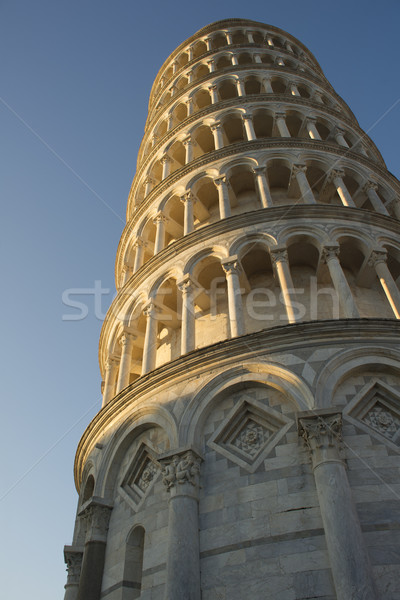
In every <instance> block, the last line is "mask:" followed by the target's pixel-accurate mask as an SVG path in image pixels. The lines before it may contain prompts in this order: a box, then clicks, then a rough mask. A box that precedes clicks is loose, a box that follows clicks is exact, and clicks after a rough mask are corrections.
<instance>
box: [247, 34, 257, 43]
mask: <svg viewBox="0 0 400 600" xmlns="http://www.w3.org/2000/svg"><path fill="white" fill-rule="evenodd" d="M246 33H247V39H248V42H249V44H254V43H255V42H254V38H253V33H252V32H251V31H246Z"/></svg>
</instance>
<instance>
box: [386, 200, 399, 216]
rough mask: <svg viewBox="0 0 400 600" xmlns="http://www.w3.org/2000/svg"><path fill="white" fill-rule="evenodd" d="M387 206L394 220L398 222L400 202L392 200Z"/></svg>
mask: <svg viewBox="0 0 400 600" xmlns="http://www.w3.org/2000/svg"><path fill="white" fill-rule="evenodd" d="M388 206H391V207H392V210H393V213H394V216H395V218H396V219H398V220H399V221H400V200H399V199H398V198H392V200H390V202H389V203H388Z"/></svg>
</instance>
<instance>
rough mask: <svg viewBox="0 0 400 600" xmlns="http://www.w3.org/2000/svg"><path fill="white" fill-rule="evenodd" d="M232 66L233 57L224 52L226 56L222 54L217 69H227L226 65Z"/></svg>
mask: <svg viewBox="0 0 400 600" xmlns="http://www.w3.org/2000/svg"><path fill="white" fill-rule="evenodd" d="M231 66H232V59H231V57H230V56H226V55H225V54H224V56H220V57H219V58H218V59H217V61H216V64H215V67H216V69H218V70H219V69H225V68H226V67H231Z"/></svg>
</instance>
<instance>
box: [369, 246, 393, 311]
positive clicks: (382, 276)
mask: <svg viewBox="0 0 400 600" xmlns="http://www.w3.org/2000/svg"><path fill="white" fill-rule="evenodd" d="M386 261H387V254H386V251H385V250H373V251H372V252H371V256H370V258H369V261H368V265H369V266H371V267H374V269H375V271H376V274H377V276H378V279H379V281H380V283H381V286H382V287H383V291H384V292H385V294H386V298H387V299H388V302H389V304H390V307H391V309H392V311H393V313H394V315H395V317H396V319H400V291H399V288H398V287H397V285H396V282H395V280H394V279H393V277H392V274H391V272H390V271H389V268H388V266H387V262H386Z"/></svg>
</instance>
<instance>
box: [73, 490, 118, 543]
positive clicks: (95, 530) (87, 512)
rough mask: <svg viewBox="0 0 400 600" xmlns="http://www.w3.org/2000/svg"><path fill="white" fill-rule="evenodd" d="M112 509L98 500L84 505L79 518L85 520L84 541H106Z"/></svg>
mask: <svg viewBox="0 0 400 600" xmlns="http://www.w3.org/2000/svg"><path fill="white" fill-rule="evenodd" d="M112 508H113V507H112V506H110V505H108V504H103V502H99V499H97V500H95V499H92V500H90V501H89V504H87V505H85V508H84V510H83V512H82V515H81V516H82V517H83V518H84V519H86V520H87V529H86V541H101V542H104V541H106V539H107V531H108V525H109V522H110V516H111V511H112Z"/></svg>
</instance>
